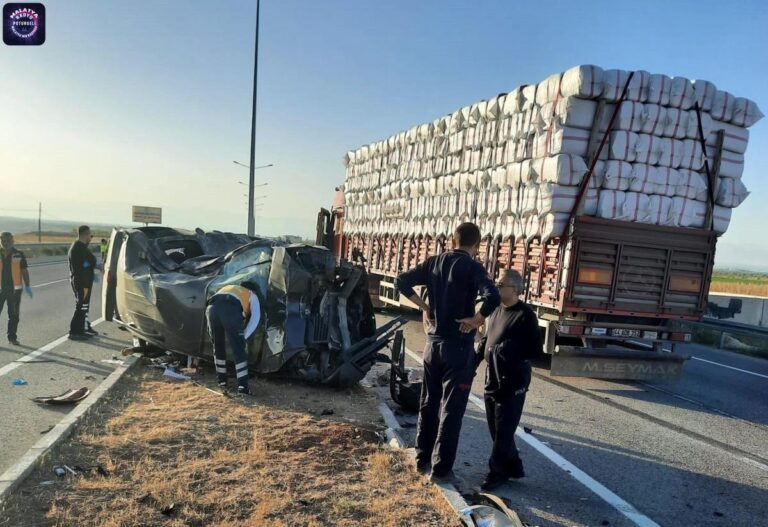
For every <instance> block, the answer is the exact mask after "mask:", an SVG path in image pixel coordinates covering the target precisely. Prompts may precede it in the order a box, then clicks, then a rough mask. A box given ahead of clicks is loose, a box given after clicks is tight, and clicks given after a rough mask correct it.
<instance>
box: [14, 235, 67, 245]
mask: <svg viewBox="0 0 768 527" xmlns="http://www.w3.org/2000/svg"><path fill="white" fill-rule="evenodd" d="M13 239H14V240H15V241H16V243H38V241H37V234H36V233H26V234H16V235H14V237H13ZM72 240H73V235H72V234H71V233H62V234H43V235H42V236H41V238H40V241H41V242H42V243H72Z"/></svg>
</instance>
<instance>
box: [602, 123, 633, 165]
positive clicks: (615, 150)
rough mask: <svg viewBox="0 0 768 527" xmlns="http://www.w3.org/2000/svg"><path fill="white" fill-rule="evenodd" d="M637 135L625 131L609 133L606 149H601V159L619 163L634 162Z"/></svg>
mask: <svg viewBox="0 0 768 527" xmlns="http://www.w3.org/2000/svg"><path fill="white" fill-rule="evenodd" d="M637 140H638V134H636V133H634V132H629V131H626V130H618V131H615V132H611V137H610V139H609V141H608V145H607V148H604V149H603V153H602V154H601V156H602V157H604V158H608V159H616V160H619V161H629V162H630V163H631V162H632V161H634V160H635V157H636V151H635V149H636V147H637Z"/></svg>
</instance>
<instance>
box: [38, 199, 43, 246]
mask: <svg viewBox="0 0 768 527" xmlns="http://www.w3.org/2000/svg"><path fill="white" fill-rule="evenodd" d="M42 217H43V202H42V201H38V202H37V243H43V220H42Z"/></svg>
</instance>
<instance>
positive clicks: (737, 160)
mask: <svg viewBox="0 0 768 527" xmlns="http://www.w3.org/2000/svg"><path fill="white" fill-rule="evenodd" d="M716 154H717V152H716V150H715V148H713V147H707V158H708V159H709V169H710V170H714V161H715V156H716ZM743 173H744V154H737V153H736V152H729V151H728V150H723V151H722V153H721V154H720V172H719V173H718V175H719V176H721V177H727V178H735V179H739V178H741V176H742V174H743Z"/></svg>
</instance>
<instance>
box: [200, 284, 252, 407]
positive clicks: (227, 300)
mask: <svg viewBox="0 0 768 527" xmlns="http://www.w3.org/2000/svg"><path fill="white" fill-rule="evenodd" d="M256 291H257V286H256V284H254V283H253V282H243V283H242V284H240V285H225V286H224V287H222V288H221V289H219V290H218V291H217V292H216V293H215V294H214V295H213V296H212V297H211V299H210V300H209V302H208V303H209V305H208V308H207V309H206V310H205V317H206V319H207V320H208V334H209V335H210V337H211V341H212V342H213V356H214V362H215V364H216V376H217V377H218V381H219V386H221V387H222V388H224V389H226V387H227V351H226V346H225V336H226V340H228V341H229V345H230V347H231V348H232V354H233V356H234V360H235V375H236V376H237V393H238V394H242V395H248V394H250V393H251V392H250V389H249V388H248V352H247V350H246V347H245V343H246V340H248V337H250V336H251V335H252V334H253V332H254V331H255V330H256V326H258V325H259V320H260V318H261V305H260V303H259V297H258V296H256Z"/></svg>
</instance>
